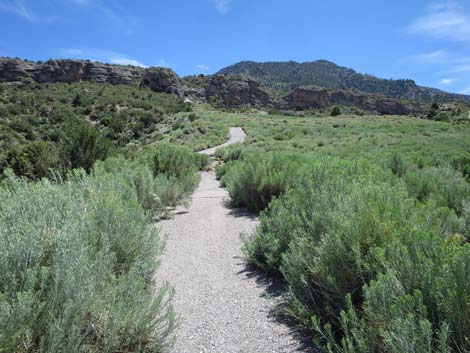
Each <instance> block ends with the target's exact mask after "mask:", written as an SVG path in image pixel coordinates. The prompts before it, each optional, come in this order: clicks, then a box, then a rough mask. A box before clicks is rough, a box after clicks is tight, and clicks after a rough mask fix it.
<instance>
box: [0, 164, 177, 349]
mask: <svg viewBox="0 0 470 353" xmlns="http://www.w3.org/2000/svg"><path fill="white" fill-rule="evenodd" d="M0 196H1V198H2V204H1V205H0V267H1V268H2V271H1V273H0V347H1V348H0V351H1V352H26V351H30V352H50V353H52V352H110V353H111V352H163V351H165V350H166V348H167V347H168V346H169V344H170V342H171V339H170V338H171V333H172V331H173V328H174V326H175V319H174V315H173V311H172V309H171V306H170V305H169V304H168V300H169V299H170V298H171V292H170V291H169V289H168V286H167V285H166V284H164V283H157V282H155V268H156V264H157V261H156V259H155V256H157V255H158V254H159V253H160V248H161V245H160V244H159V238H158V236H157V234H156V233H155V231H154V230H151V229H150V228H149V227H148V223H149V221H150V218H148V216H146V214H145V212H144V210H143V208H142V206H141V205H140V203H139V200H138V196H137V193H136V190H135V188H133V187H131V186H130V184H129V183H128V182H127V179H126V177H125V175H123V174H119V173H118V174H109V173H106V174H102V175H94V176H86V175H85V174H84V173H83V172H81V171H77V172H74V173H73V174H70V175H69V176H68V178H67V181H65V182H63V183H61V184H54V183H51V182H50V181H48V180H47V179H44V180H43V181H40V182H38V183H35V184H33V183H28V182H25V181H22V180H15V179H8V180H6V181H4V183H3V184H2V188H0Z"/></svg>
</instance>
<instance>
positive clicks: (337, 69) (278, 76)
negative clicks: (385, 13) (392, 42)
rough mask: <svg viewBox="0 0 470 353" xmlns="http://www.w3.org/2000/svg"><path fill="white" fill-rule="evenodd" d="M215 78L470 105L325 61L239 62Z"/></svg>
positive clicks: (460, 97)
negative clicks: (233, 77) (243, 77)
mask: <svg viewBox="0 0 470 353" xmlns="http://www.w3.org/2000/svg"><path fill="white" fill-rule="evenodd" d="M218 74H223V75H225V74H246V75H249V76H252V77H254V78H255V79H257V80H259V81H261V82H262V83H263V84H265V85H266V86H268V87H271V88H273V89H277V90H279V91H282V92H289V91H292V90H294V89H295V88H298V87H301V86H309V85H315V86H319V87H323V88H328V89H340V90H348V89H354V90H358V91H362V92H366V93H375V94H383V95H386V96H388V97H390V98H394V99H410V100H417V101H421V102H426V103H430V102H450V101H462V102H470V96H465V95H459V94H452V93H447V92H444V91H441V90H438V89H435V88H428V87H421V86H418V85H417V84H416V83H415V82H414V81H413V80H386V79H381V78H377V77H375V76H372V75H365V74H361V73H358V72H356V71H354V70H353V69H350V68H347V67H342V66H338V65H336V64H334V63H332V62H329V61H326V60H318V61H312V62H305V63H297V62H294V61H287V62H261V63H258V62H254V61H242V62H239V63H237V64H234V65H231V66H228V67H226V68H224V69H222V70H220V71H219V72H218Z"/></svg>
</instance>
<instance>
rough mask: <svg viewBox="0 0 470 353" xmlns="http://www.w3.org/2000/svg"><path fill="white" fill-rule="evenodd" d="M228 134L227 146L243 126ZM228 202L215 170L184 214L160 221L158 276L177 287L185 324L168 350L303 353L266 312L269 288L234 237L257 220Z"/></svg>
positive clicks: (178, 352)
mask: <svg viewBox="0 0 470 353" xmlns="http://www.w3.org/2000/svg"><path fill="white" fill-rule="evenodd" d="M230 133H231V138H230V140H229V141H228V142H227V143H226V144H225V145H227V144H231V143H235V142H243V140H244V138H245V133H244V132H243V130H242V129H241V128H232V129H231V130H230ZM214 151H215V149H209V150H206V151H203V152H202V153H207V154H213V153H214ZM228 199H229V196H228V194H227V192H226V191H225V190H224V189H222V188H221V187H220V186H219V182H218V181H217V180H216V178H215V173H214V172H213V171H210V172H204V173H202V179H201V183H200V185H199V187H198V189H197V190H196V192H195V193H194V195H193V198H192V203H191V206H190V207H189V209H185V208H179V209H178V210H177V212H176V215H175V217H174V218H173V219H172V220H169V221H163V222H161V223H160V224H159V225H160V228H161V231H163V232H164V233H165V234H166V235H167V236H168V241H167V245H166V251H165V254H164V256H163V258H162V264H161V267H160V269H159V274H158V275H159V278H160V279H162V278H163V279H165V280H168V281H170V283H171V284H172V285H173V286H174V287H175V290H176V293H175V298H174V306H175V310H176V312H177V313H179V314H180V315H181V320H182V321H181V327H180V328H179V330H178V333H177V340H176V344H175V346H174V348H173V352H174V353H186V352H187V353H199V352H220V353H235V352H237V353H242V352H243V353H264V352H266V353H267V352H269V353H272V352H304V351H305V350H303V348H302V347H303V345H302V343H301V342H299V341H297V340H296V338H295V337H294V335H293V333H292V332H291V331H290V329H289V328H288V327H287V326H285V325H284V324H282V323H280V322H279V321H277V320H276V318H275V317H273V315H271V314H270V312H271V310H272V302H271V301H272V299H270V298H269V296H267V295H266V292H267V287H266V284H263V282H262V281H260V280H259V277H257V276H254V275H253V274H252V273H250V271H248V270H247V268H246V266H245V263H244V260H243V256H242V253H241V251H240V248H241V245H242V244H241V240H240V236H239V235H240V232H247V233H248V232H251V231H252V230H253V228H254V227H255V226H256V224H257V218H256V217H255V216H253V215H251V214H247V213H245V212H243V211H241V210H236V209H230V208H229V207H228V206H227V201H228Z"/></svg>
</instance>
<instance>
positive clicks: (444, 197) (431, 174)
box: [405, 167, 470, 215]
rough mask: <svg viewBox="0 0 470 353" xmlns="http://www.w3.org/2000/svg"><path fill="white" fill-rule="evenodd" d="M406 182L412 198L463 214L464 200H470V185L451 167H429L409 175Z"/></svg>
mask: <svg viewBox="0 0 470 353" xmlns="http://www.w3.org/2000/svg"><path fill="white" fill-rule="evenodd" d="M405 182H406V184H407V186H408V192H409V194H410V195H411V196H413V197H415V198H416V199H418V200H419V201H420V202H428V201H429V200H430V199H433V200H435V201H436V205H437V206H444V207H448V208H450V209H452V210H454V211H455V212H456V213H457V214H459V215H460V214H462V212H463V202H464V200H470V184H469V183H467V182H466V181H465V179H464V178H463V177H462V174H461V173H460V172H457V171H455V170H454V169H451V168H449V167H427V168H423V169H418V170H415V171H413V172H409V173H407V175H406V176H405Z"/></svg>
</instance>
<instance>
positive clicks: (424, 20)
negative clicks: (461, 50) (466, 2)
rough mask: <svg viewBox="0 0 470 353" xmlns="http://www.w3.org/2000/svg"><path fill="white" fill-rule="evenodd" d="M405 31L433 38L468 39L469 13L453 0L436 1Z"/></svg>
mask: <svg viewBox="0 0 470 353" xmlns="http://www.w3.org/2000/svg"><path fill="white" fill-rule="evenodd" d="M407 31H408V32H410V33H416V34H422V35H426V36H428V37H431V38H434V39H445V40H451V41H456V42H465V41H470V13H468V12H467V11H466V10H465V8H464V7H463V6H462V5H460V4H459V3H458V2H457V1H454V0H449V1H446V2H442V3H436V4H434V5H432V6H430V7H428V8H427V9H426V11H425V13H424V14H423V15H422V16H420V17H418V18H417V19H416V20H415V21H414V22H413V23H412V24H411V25H410V26H409V27H408V28H407Z"/></svg>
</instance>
